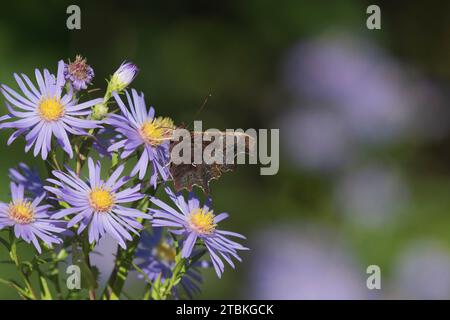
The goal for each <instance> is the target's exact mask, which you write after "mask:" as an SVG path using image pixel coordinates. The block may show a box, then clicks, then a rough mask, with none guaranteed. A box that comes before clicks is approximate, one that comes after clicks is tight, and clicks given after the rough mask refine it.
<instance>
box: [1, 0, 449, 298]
mask: <svg viewBox="0 0 450 320" xmlns="http://www.w3.org/2000/svg"><path fill="white" fill-rule="evenodd" d="M70 4H74V2H73V1H64V0H63V1H61V0H58V1H56V0H55V1H24V0H18V1H9V2H5V3H3V4H2V10H1V11H0V82H1V83H5V84H7V85H10V86H12V87H15V83H14V78H13V76H12V74H13V72H24V73H26V74H28V75H32V73H33V70H34V68H36V67H37V68H41V69H42V68H44V67H46V68H48V69H49V70H50V71H52V72H55V71H56V70H55V69H56V64H57V61H58V60H59V59H64V60H67V59H69V58H70V59H72V60H73V59H74V57H75V55H76V54H81V55H83V56H85V57H87V59H88V63H89V64H90V65H91V66H92V67H93V68H94V70H95V73H96V77H95V79H94V83H95V85H94V87H100V88H102V89H104V88H105V84H106V82H105V81H104V79H107V78H108V77H109V76H110V75H111V74H112V73H113V72H114V70H115V69H116V68H117V67H118V66H119V65H120V63H121V62H122V61H123V60H129V61H133V62H134V63H136V64H137V65H138V66H139V68H140V70H141V72H140V74H139V76H138V78H137V79H136V80H135V81H134V83H133V84H132V87H134V88H136V89H138V90H142V91H144V92H145V94H146V100H147V103H149V104H152V105H154V106H155V108H156V110H157V113H158V114H160V115H167V116H171V117H173V119H174V120H175V121H176V123H178V124H181V123H184V124H188V123H190V122H191V121H192V120H194V117H195V115H196V113H197V111H198V109H199V108H200V106H201V105H202V104H203V101H204V100H205V98H206V97H208V96H209V95H211V96H210V98H209V99H208V102H207V104H206V107H205V108H204V110H203V111H202V112H201V114H200V115H199V116H198V117H197V118H198V119H201V120H203V121H204V123H203V126H204V128H205V127H214V128H220V129H225V128H267V129H270V128H279V129H280V145H281V147H280V170H279V172H278V174H277V175H275V176H261V175H260V174H259V167H258V166H254V165H253V166H250V165H248V166H241V167H239V168H238V170H237V172H236V173H229V174H225V175H224V176H223V177H222V178H221V179H220V180H219V181H216V182H213V183H212V195H213V197H214V201H215V208H216V210H218V211H226V212H229V213H230V215H231V218H230V219H229V220H227V221H226V222H225V223H224V224H223V226H222V227H223V228H224V229H230V230H233V231H237V232H240V233H242V234H245V235H247V237H248V242H247V244H248V246H250V247H251V248H252V250H251V251H249V252H246V253H244V254H243V255H242V256H243V259H244V262H243V263H242V264H239V265H238V266H237V270H235V271H233V270H231V268H227V269H226V271H225V274H224V275H223V278H222V279H221V280H219V279H217V278H216V276H215V274H214V273H213V272H212V271H207V272H205V273H204V274H205V283H204V284H203V286H202V288H203V291H202V293H201V295H200V296H199V297H198V298H205V299H216V298H238V299H240V298H450V197H449V193H450V170H449V165H448V164H449V163H450V152H449V150H450V148H449V146H450V131H449V130H448V129H449V128H450V116H449V115H450V113H449V112H448V106H449V98H450V97H449V95H448V92H449V90H448V88H449V80H450V60H449V58H448V57H449V56H450V41H449V39H450V20H449V19H448V12H450V3H449V2H448V1H426V2H425V1H395V3H394V2H393V1H377V4H378V5H379V6H380V7H381V22H382V29H381V30H373V31H372V30H368V29H367V28H366V19H367V17H368V15H367V14H366V8H367V6H368V5H370V4H372V2H371V1H356V0H354V1H352V0H349V1H336V2H334V1H333V2H315V1H300V0H292V1H261V0H247V1H222V2H218V1H214V2H213V1H195V2H190V3H189V4H188V3H187V2H184V1H170V2H162V1H160V2H153V1H79V2H76V4H78V5H79V6H80V8H81V16H82V18H81V19H82V25H81V26H82V28H81V30H73V31H70V30H68V29H67V28H66V19H67V17H68V15H67V14H66V8H67V6H68V5H70ZM0 104H2V105H1V107H0V110H1V112H0V115H3V114H5V113H6V108H5V106H4V104H3V102H1V103H0ZM9 134H10V133H9V132H5V131H1V132H0V155H1V160H0V183H1V184H0V185H1V189H0V200H1V201H5V202H7V201H8V197H9V195H8V192H9V191H8V189H9V188H8V168H10V167H12V166H15V165H16V164H17V163H18V162H21V161H23V162H26V163H28V164H29V165H32V166H36V167H38V168H41V169H43V165H42V163H41V161H38V160H37V159H34V158H33V157H32V156H31V155H30V154H24V152H23V148H24V143H23V139H18V141H16V142H15V143H14V144H13V145H12V146H10V147H7V146H6V140H7V137H8V136H9ZM43 172H44V171H43ZM2 250H3V248H2ZM4 258H5V253H4V252H0V260H1V259H4ZM369 265H378V266H380V267H381V270H382V289H381V290H372V291H370V290H368V289H367V288H366V280H365V279H366V277H367V274H366V268H367V266H369ZM12 274H13V269H11V268H9V267H7V266H0V275H1V277H3V278H7V277H9V276H11V275H12ZM130 290H131V291H132V292H131V293H130V294H131V295H134V296H137V295H138V292H134V293H133V287H132V286H131V289H130ZM0 298H16V295H15V294H14V292H13V291H12V290H10V289H9V288H6V287H4V286H1V287H0Z"/></svg>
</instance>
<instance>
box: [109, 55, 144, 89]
mask: <svg viewBox="0 0 450 320" xmlns="http://www.w3.org/2000/svg"><path fill="white" fill-rule="evenodd" d="M138 72H139V69H138V67H137V66H136V65H135V64H133V63H131V62H125V61H124V62H122V64H121V65H120V67H119V69H117V70H116V72H114V74H113V75H112V77H111V81H110V82H109V83H108V92H114V91H116V92H120V91H123V90H125V88H126V87H128V86H129V85H130V83H131V82H133V80H134V79H135V78H136V76H137V74H138Z"/></svg>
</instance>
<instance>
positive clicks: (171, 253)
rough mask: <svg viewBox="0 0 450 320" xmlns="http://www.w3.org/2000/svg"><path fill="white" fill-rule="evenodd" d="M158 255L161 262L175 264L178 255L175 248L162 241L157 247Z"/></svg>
mask: <svg viewBox="0 0 450 320" xmlns="http://www.w3.org/2000/svg"><path fill="white" fill-rule="evenodd" d="M156 255H157V256H158V258H159V259H160V260H163V261H167V262H173V261H175V256H176V255H177V253H176V251H175V248H172V247H171V246H170V245H169V244H168V243H167V242H165V241H161V242H160V243H159V244H158V246H157V247H156Z"/></svg>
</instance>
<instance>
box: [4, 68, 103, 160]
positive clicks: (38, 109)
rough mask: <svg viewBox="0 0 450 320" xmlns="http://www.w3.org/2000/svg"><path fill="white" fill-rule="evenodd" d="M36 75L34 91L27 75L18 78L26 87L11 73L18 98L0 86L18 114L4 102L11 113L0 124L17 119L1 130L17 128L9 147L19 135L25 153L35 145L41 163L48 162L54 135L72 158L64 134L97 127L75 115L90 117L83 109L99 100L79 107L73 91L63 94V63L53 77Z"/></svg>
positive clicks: (71, 152)
mask: <svg viewBox="0 0 450 320" xmlns="http://www.w3.org/2000/svg"><path fill="white" fill-rule="evenodd" d="M35 74H36V80H37V83H38V87H37V88H36V87H35V85H34V84H33V83H32V82H31V80H30V79H29V78H28V77H27V76H26V75H24V74H22V75H21V76H22V78H23V80H25V82H26V85H25V83H24V81H23V80H22V78H21V77H19V76H18V75H17V74H14V77H15V79H16V81H17V84H18V85H19V87H20V89H21V90H22V92H23V94H24V96H22V95H19V94H18V93H17V92H16V91H14V90H13V89H11V88H10V87H8V86H6V85H2V86H1V92H2V93H3V95H4V96H5V98H6V99H7V100H8V102H9V103H11V104H12V105H13V106H14V107H16V108H18V109H20V110H21V111H18V110H16V109H13V108H12V107H11V106H10V104H9V103H8V102H6V106H7V108H8V110H9V112H10V113H11V114H10V115H8V116H5V117H2V118H0V121H4V120H6V119H12V118H13V116H14V117H17V118H19V120H16V121H10V122H3V123H1V124H0V129H3V128H14V129H16V131H15V132H14V133H13V134H12V135H11V137H10V138H9V140H8V145H9V144H11V143H12V142H13V141H14V140H15V139H16V138H17V137H18V136H19V135H22V134H25V140H26V146H25V152H28V151H29V150H30V149H31V148H32V147H33V146H34V156H37V155H38V154H39V153H41V156H42V159H44V160H45V159H47V155H48V152H49V151H50V149H51V144H52V136H53V135H54V136H55V137H56V139H57V141H58V143H59V145H61V147H62V148H63V150H64V151H65V152H67V153H68V154H69V156H70V157H71V158H72V157H73V151H72V147H71V145H70V141H69V137H68V135H67V132H69V133H72V134H75V135H85V134H87V133H86V132H85V131H84V129H92V128H97V127H98V126H97V122H96V121H93V120H87V119H81V118H79V117H78V116H86V115H89V114H90V113H91V110H86V109H88V108H90V107H92V106H93V105H95V104H97V103H99V102H101V101H102V99H94V100H90V101H86V102H83V103H80V104H79V103H78V101H77V100H76V99H74V96H73V92H72V91H69V92H67V93H65V94H64V95H63V88H64V85H65V82H66V80H65V78H64V62H63V61H62V60H61V61H59V63H58V74H57V76H56V78H55V76H54V75H52V74H50V73H49V71H48V70H46V69H45V70H44V72H43V74H42V73H41V72H40V71H39V70H38V69H36V71H35Z"/></svg>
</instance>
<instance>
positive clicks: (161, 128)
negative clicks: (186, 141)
mask: <svg viewBox="0 0 450 320" xmlns="http://www.w3.org/2000/svg"><path fill="white" fill-rule="evenodd" d="M173 129H175V125H174V124H173V121H172V119H170V118H163V117H158V118H155V119H153V120H150V121H147V122H145V123H144V124H143V125H142V126H141V128H140V130H139V132H140V134H141V136H142V138H143V139H144V140H145V142H146V143H148V144H150V145H152V146H158V145H160V144H162V143H163V142H164V141H166V140H169V139H170V138H171V136H172V131H173Z"/></svg>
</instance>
